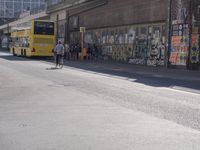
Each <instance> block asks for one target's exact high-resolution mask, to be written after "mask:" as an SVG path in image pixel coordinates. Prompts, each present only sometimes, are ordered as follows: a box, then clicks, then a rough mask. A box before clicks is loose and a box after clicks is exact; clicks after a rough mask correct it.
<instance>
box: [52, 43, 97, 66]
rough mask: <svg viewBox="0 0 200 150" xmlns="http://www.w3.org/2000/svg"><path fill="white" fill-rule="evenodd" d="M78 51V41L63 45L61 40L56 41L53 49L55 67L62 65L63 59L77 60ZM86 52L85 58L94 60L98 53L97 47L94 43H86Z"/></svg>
mask: <svg viewBox="0 0 200 150" xmlns="http://www.w3.org/2000/svg"><path fill="white" fill-rule="evenodd" d="M80 53H81V46H80V44H79V43H74V44H71V45H68V44H65V45H63V44H62V42H61V41H58V44H57V45H56V47H55V49H54V56H55V62H56V67H57V66H60V67H62V66H63V59H66V60H79V54H80ZM86 54H87V57H86V59H90V60H96V59H97V58H98V55H99V49H98V47H97V46H96V45H95V44H94V45H92V44H88V46H87V52H86Z"/></svg>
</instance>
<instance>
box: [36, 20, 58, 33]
mask: <svg viewBox="0 0 200 150" xmlns="http://www.w3.org/2000/svg"><path fill="white" fill-rule="evenodd" d="M34 34H39V35H54V23H53V22H42V21H35V22H34Z"/></svg>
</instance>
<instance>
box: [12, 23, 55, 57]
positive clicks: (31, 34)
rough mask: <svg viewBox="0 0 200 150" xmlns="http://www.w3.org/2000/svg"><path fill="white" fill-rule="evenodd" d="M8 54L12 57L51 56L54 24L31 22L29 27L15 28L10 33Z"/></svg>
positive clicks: (53, 43) (53, 41) (53, 42)
mask: <svg viewBox="0 0 200 150" xmlns="http://www.w3.org/2000/svg"><path fill="white" fill-rule="evenodd" d="M11 41H12V42H11V44H10V52H11V53H12V54H13V55H14V56H25V57H32V56H53V49H54V46H55V24H54V22H51V21H41V20H33V21H31V22H30V24H29V26H26V27H16V28H15V29H14V30H13V31H12V32H11Z"/></svg>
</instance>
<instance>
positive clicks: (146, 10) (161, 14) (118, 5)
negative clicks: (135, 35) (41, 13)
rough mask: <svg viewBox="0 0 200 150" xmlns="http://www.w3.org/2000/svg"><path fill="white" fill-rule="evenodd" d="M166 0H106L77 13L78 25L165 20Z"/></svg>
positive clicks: (111, 24) (107, 24) (104, 25)
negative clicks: (95, 6) (93, 7)
mask: <svg viewBox="0 0 200 150" xmlns="http://www.w3.org/2000/svg"><path fill="white" fill-rule="evenodd" d="M167 8H168V1H167V0H123V1H122V0H108V4H107V5H104V6H101V7H99V8H96V9H93V10H90V11H87V12H85V13H82V14H80V15H79V18H80V20H79V22H80V26H85V27H87V28H98V27H106V26H118V25H130V24H140V23H149V22H161V21H166V20H167Z"/></svg>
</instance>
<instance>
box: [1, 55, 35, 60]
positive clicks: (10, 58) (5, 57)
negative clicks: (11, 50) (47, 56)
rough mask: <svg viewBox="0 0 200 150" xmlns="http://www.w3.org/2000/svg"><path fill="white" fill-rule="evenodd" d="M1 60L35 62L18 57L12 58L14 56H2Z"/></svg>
mask: <svg viewBox="0 0 200 150" xmlns="http://www.w3.org/2000/svg"><path fill="white" fill-rule="evenodd" d="M0 58H1V59H5V60H9V61H33V60H32V59H28V58H25V57H17V56H12V55H5V56H0Z"/></svg>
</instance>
